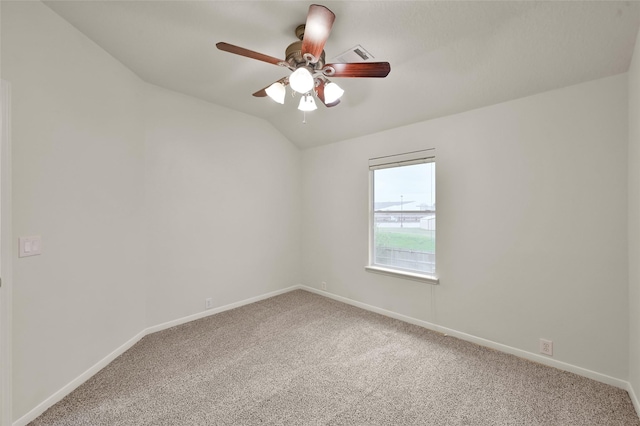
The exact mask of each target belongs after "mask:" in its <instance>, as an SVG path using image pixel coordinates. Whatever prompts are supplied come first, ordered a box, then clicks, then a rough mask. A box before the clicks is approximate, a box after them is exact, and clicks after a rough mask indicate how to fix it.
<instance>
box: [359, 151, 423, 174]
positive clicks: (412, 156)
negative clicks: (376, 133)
mask: <svg viewBox="0 0 640 426" xmlns="http://www.w3.org/2000/svg"><path fill="white" fill-rule="evenodd" d="M435 157H436V149H435V148H429V149H423V150H420V151H412V152H405V153H403V154H394V155H387V156H384V157H376V158H370V159H369V170H378V169H387V168H390V167H398V166H410V165H411V164H421V163H431V162H433V161H435Z"/></svg>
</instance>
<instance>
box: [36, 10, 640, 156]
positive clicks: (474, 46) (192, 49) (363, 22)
mask: <svg viewBox="0 0 640 426" xmlns="http://www.w3.org/2000/svg"><path fill="white" fill-rule="evenodd" d="M310 3H311V2H302V1H48V2H46V4H47V5H48V6H49V7H50V8H51V9H53V10H54V11H55V12H56V13H58V14H59V15H60V16H62V17H63V18H64V19H66V20H67V21H69V22H70V23H71V24H72V25H74V26H75V27H76V28H78V29H79V30H80V31H81V32H83V33H84V34H86V35H87V36H88V37H89V38H90V39H92V40H93V41H94V42H95V43H97V44H98V45H100V46H101V47H102V48H104V49H105V50H106V51H107V52H109V53H110V54H111V55H113V56H114V57H115V58H116V59H118V60H119V61H120V62H122V63H123V64H125V65H126V66H127V67H129V68H130V69H131V70H132V71H133V72H135V73H136V74H137V75H138V76H139V77H141V78H142V79H143V80H145V81H147V82H149V83H152V84H155V85H158V86H161V87H165V88H168V89H171V90H175V91H177V92H182V93H185V94H187V95H191V96H195V97H197V98H201V99H204V100H207V101H210V102H213V103H215V104H218V105H223V106H226V107H228V108H232V109H234V110H237V111H242V112H244V113H247V114H250V115H253V116H257V117H262V118H264V119H266V120H268V121H269V122H270V123H272V124H273V126H275V127H276V128H277V129H278V130H280V131H281V132H282V133H283V134H284V135H285V136H286V137H287V138H289V139H290V140H291V141H292V142H294V143H295V144H297V145H298V146H300V147H301V148H305V147H311V146H318V145H322V144H326V143H331V142H336V141H339V140H343V139H348V138H352V137H356V136H360V135H364V134H369V133H374V132H378V131H381V130H384V129H389V128H393V127H397V126H401V125H405V124H410V123H414V122H418V121H424V120H427V119H431V118H435V117H441V116H446V115H450V114H455V113H458V112H462V111H467V110H470V109H474V108H478V107H482V106H486V105H491V104H495V103H499V102H503V101H507V100H511V99H516V98H520V97H523V96H527V95H531V94H534V93H539V92H543V91H546V90H551V89H556V88H559V87H564V86H568V85H572V84H577V83H581V82H584V81H588V80H593V79H597V78H601V77H606V76H610V75H614V74H619V73H622V72H625V71H627V69H628V68H629V63H630V60H631V54H632V51H633V47H634V44H635V39H636V34H637V32H638V27H639V24H640V3H638V2H637V1H631V2H630V1H626V2H616V1H602V2H598V1H552V2H534V1H511V2H509V1H495V2H493V1H472V2H460V1H330V2H320V4H323V5H325V6H327V7H328V8H329V9H331V10H332V11H333V12H334V13H335V14H336V20H335V23H334V26H333V30H332V32H331V34H330V37H329V40H328V41H327V43H326V45H325V51H326V55H327V59H328V61H327V62H331V59H333V58H334V57H336V56H338V55H339V54H341V53H343V52H344V51H346V50H348V49H350V48H352V47H353V46H355V45H357V44H360V45H362V46H363V47H364V48H365V49H367V50H368V51H369V52H370V53H371V54H373V55H374V56H375V60H376V61H387V62H389V63H390V64H391V73H390V74H389V76H388V77H387V78H384V79H377V78H375V79H365V78H357V79H349V78H341V79H334V81H336V82H337V83H338V84H340V86H342V87H343V88H344V89H345V95H344V96H343V98H342V102H341V103H340V105H338V106H336V107H333V108H325V107H324V106H322V105H319V108H318V110H316V111H314V112H311V113H308V114H307V123H306V124H303V123H302V113H301V112H300V111H298V110H297V109H296V107H297V99H291V98H290V97H287V102H286V104H285V105H279V104H276V103H275V102H273V101H271V100H270V99H269V98H256V97H253V96H251V94H252V93H253V92H255V91H257V90H258V89H261V88H263V87H265V86H267V85H269V84H270V83H272V82H273V81H275V80H277V79H279V78H281V77H283V76H284V75H286V74H287V70H286V69H284V68H281V67H278V66H274V65H271V64H267V63H264V62H260V61H256V60H252V59H248V58H245V57H242V56H237V55H232V54H230V53H227V52H222V51H220V50H218V49H216V47H215V44H216V43H217V42H219V41H225V42H227V43H231V44H235V45H238V46H241V47H244V48H247V49H250V50H254V51H258V52H260V53H264V54H266V55H270V56H274V57H277V58H282V59H284V50H285V48H286V47H287V46H288V45H289V44H290V43H291V42H293V41H296V38H295V34H294V30H295V28H296V26H297V25H299V24H302V23H304V22H305V19H306V15H307V10H308V7H309V4H310ZM288 90H289V89H288Z"/></svg>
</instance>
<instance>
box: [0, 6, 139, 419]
mask: <svg viewBox="0 0 640 426" xmlns="http://www.w3.org/2000/svg"><path fill="white" fill-rule="evenodd" d="M2 78H3V79H5V80H8V81H9V82H10V83H11V85H12V149H13V164H12V166H13V176H12V180H13V236H14V237H15V239H16V240H17V238H18V237H20V236H25V235H41V236H42V241H43V243H42V244H43V253H42V255H41V256H36V257H27V258H18V257H17V247H15V250H14V262H13V278H14V283H13V326H14V327H13V403H14V404H13V407H14V408H13V414H14V418H19V417H20V416H22V415H24V414H25V413H26V412H28V411H29V410H31V409H32V408H33V407H34V406H35V405H37V404H38V403H40V402H42V401H43V400H44V399H45V398H47V397H49V396H50V395H51V394H53V393H54V392H56V391H58V390H59V389H60V388H62V387H63V386H64V385H66V384H67V383H69V382H70V381H71V380H72V379H74V378H76V377H77V376H78V375H80V374H81V373H82V372H84V371H85V370H86V369H87V368H88V367H89V366H91V365H93V364H95V363H96V362H98V361H99V360H101V359H102V358H103V357H105V356H106V355H107V354H109V353H110V352H111V351H112V350H113V349H114V348H116V347H118V346H119V345H121V344H122V343H123V342H124V341H126V340H128V339H129V338H131V337H132V336H133V335H135V334H136V333H138V332H139V331H140V330H141V329H142V328H143V326H144V321H145V315H144V313H145V309H144V307H145V303H146V302H145V296H146V295H145V291H144V287H143V283H144V281H145V277H144V269H143V263H142V260H143V259H144V250H140V249H139V245H140V244H143V243H144V240H145V236H144V232H143V223H144V222H143V217H142V213H143V201H144V193H143V189H144V185H143V182H144V180H143V178H144V174H143V167H144V128H143V123H144V115H143V114H142V104H141V100H142V94H143V93H142V90H141V85H140V81H139V79H138V78H137V77H136V76H135V75H133V73H132V72H131V71H129V70H128V69H126V68H125V67H124V66H122V65H121V64H120V63H118V62H116V61H114V60H113V58H112V57H111V56H109V55H108V54H107V53H106V52H104V51H103V50H101V49H99V48H97V47H96V46H95V44H94V43H93V42H91V41H89V40H88V39H86V38H85V37H84V36H82V35H81V34H80V33H79V32H78V31H77V30H75V29H74V28H73V27H71V25H69V24H68V23H66V22H65V21H63V20H61V19H60V18H59V17H58V16H57V15H55V14H54V13H53V12H52V11H51V10H50V9H48V8H47V7H46V6H44V5H43V4H41V3H40V2H22V3H20V4H16V3H8V2H2ZM16 245H17V244H16Z"/></svg>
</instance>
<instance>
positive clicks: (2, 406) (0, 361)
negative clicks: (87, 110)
mask: <svg viewBox="0 0 640 426" xmlns="http://www.w3.org/2000/svg"><path fill="white" fill-rule="evenodd" d="M0 85H1V88H2V89H1V90H0V92H1V95H0V96H1V97H2V98H1V99H0V102H2V106H3V107H2V108H0V110H1V113H2V117H0V120H2V123H3V124H2V126H0V127H1V129H2V134H1V135H0V161H1V162H2V164H1V165H0V173H1V176H0V193H1V195H0V209H1V211H0V227H1V230H0V235H2V240H1V241H0V245H1V248H0V269H1V270H2V288H0V292H1V293H2V296H1V297H0V300H1V302H0V303H2V306H0V315H2V318H0V394H1V396H0V425H7V426H8V425H10V424H11V420H12V418H11V413H12V410H11V406H12V384H11V383H12V381H11V365H12V360H11V348H12V345H11V340H12V338H11V329H12V317H13V314H12V312H13V308H12V307H13V276H12V262H13V234H12V218H11V198H12V197H11V84H10V83H9V82H7V81H6V80H1V81H0Z"/></svg>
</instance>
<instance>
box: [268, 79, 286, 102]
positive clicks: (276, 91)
mask: <svg viewBox="0 0 640 426" xmlns="http://www.w3.org/2000/svg"><path fill="white" fill-rule="evenodd" d="M265 92H267V95H268V96H269V97H270V98H271V99H273V100H274V101H276V102H277V103H279V104H284V96H285V95H286V94H287V91H286V89H285V88H284V84H282V83H280V82H279V81H276V82H275V83H273V84H272V85H271V86H269V87H267V89H266V90H265Z"/></svg>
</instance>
